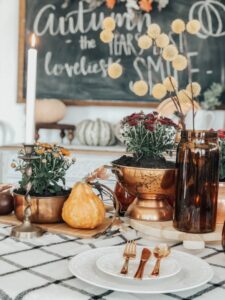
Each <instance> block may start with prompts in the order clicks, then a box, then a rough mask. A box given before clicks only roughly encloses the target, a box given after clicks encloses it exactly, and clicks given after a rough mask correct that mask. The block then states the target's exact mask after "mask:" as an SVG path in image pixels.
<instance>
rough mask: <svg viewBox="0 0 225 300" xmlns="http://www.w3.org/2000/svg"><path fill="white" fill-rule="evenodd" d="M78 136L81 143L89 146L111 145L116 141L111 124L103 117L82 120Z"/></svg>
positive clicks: (78, 127)
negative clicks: (102, 118)
mask: <svg viewBox="0 0 225 300" xmlns="http://www.w3.org/2000/svg"><path fill="white" fill-rule="evenodd" d="M76 136H77V138H78V140H79V142H80V144H82V145H88V146H110V145H114V144H115V142H116V138H115V135H114V132H113V129H112V126H111V124H110V123H109V122H107V121H104V120H101V119H97V120H84V121H82V122H80V123H79V124H78V125H77V130H76Z"/></svg>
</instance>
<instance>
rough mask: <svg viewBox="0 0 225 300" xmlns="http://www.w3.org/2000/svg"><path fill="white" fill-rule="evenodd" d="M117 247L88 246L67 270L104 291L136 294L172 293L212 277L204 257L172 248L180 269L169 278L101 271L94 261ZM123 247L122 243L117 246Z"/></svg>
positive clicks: (71, 262) (72, 260)
mask: <svg viewBox="0 0 225 300" xmlns="http://www.w3.org/2000/svg"><path fill="white" fill-rule="evenodd" d="M117 248H118V247H105V248H98V249H91V250H88V251H85V252H82V253H80V254H78V255H77V256H75V257H73V258H72V259H71V260H70V262H69V269H70V271H71V273H72V274H73V275H75V276H76V277H77V278H79V279H80V280H82V281H84V282H86V283H89V284H91V285H94V286H97V287H101V288H104V289H108V290H114V291H120V292H126V293H136V294H162V293H174V292H181V291H186V290H190V289H193V288H197V287H199V286H201V285H203V284H205V283H207V282H208V281H209V280H211V278H212V277H213V270H212V268H211V267H210V266H209V264H208V263H206V262H205V261H204V260H202V259H200V258H198V257H195V256H193V255H190V254H187V253H184V252H180V251H175V250H173V251H172V253H174V255H176V260H177V261H178V263H179V264H180V266H181V271H180V272H179V273H178V274H177V275H175V276H172V277H169V278H164V279H160V280H151V281H146V280H145V281H143V280H121V278H116V277H113V276H110V275H107V274H104V273H102V272H101V271H100V270H98V268H97V266H96V261H97V260H98V259H99V258H100V257H102V256H103V255H106V254H108V253H113V252H114V251H117ZM120 248H121V249H124V246H122V247H120Z"/></svg>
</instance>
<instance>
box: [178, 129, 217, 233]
mask: <svg viewBox="0 0 225 300" xmlns="http://www.w3.org/2000/svg"><path fill="white" fill-rule="evenodd" d="M177 169H178V174H177V187H176V200H175V212H174V227H175V228H176V229H178V230H180V231H184V232H188V233H207V232H212V231H214V230H215V225H216V212H217V195H218V185H219V146H218V140H217V132H214V131H188V130H187V131H183V132H182V133H181V140H180V143H179V145H178V148H177Z"/></svg>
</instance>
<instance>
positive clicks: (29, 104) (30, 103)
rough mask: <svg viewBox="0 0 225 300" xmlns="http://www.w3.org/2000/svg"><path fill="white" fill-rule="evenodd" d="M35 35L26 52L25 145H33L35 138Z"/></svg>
mask: <svg viewBox="0 0 225 300" xmlns="http://www.w3.org/2000/svg"><path fill="white" fill-rule="evenodd" d="M35 43H36V40H35V35H34V34H32V36H31V48H30V49H29V50H28V61H27V92H26V133H25V144H33V143H34V136H35V100H36V74H37V49H35Z"/></svg>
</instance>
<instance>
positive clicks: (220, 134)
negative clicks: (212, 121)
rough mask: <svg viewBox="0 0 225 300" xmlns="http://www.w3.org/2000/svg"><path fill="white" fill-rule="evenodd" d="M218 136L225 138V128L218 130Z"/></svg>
mask: <svg viewBox="0 0 225 300" xmlns="http://www.w3.org/2000/svg"><path fill="white" fill-rule="evenodd" d="M217 133H218V137H219V138H220V139H225V130H223V129H220V130H218V132H217Z"/></svg>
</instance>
